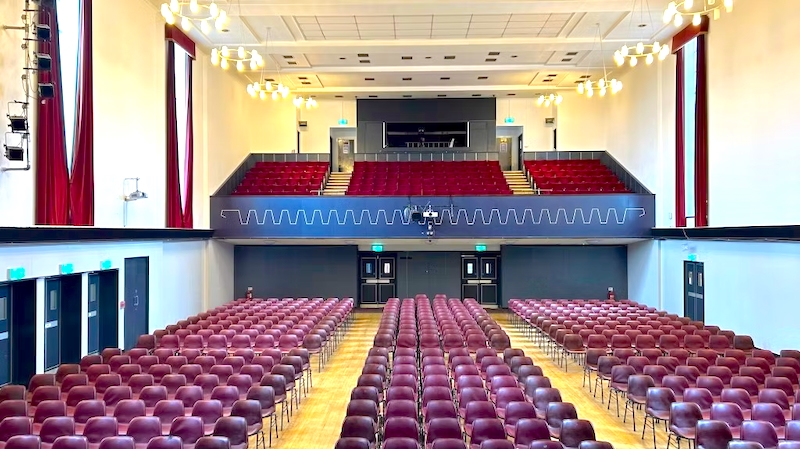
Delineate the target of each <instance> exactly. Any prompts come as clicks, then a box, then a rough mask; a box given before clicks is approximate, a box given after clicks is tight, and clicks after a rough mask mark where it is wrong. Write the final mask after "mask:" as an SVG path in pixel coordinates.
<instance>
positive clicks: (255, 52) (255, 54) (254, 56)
mask: <svg viewBox="0 0 800 449" xmlns="http://www.w3.org/2000/svg"><path fill="white" fill-rule="evenodd" d="M250 56H251V57H252V58H253V59H258V58H260V57H261V55H259V54H258V50H253V51H251V52H250Z"/></svg>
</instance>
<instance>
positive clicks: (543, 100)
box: [536, 94, 564, 108]
mask: <svg viewBox="0 0 800 449" xmlns="http://www.w3.org/2000/svg"><path fill="white" fill-rule="evenodd" d="M562 101H564V97H562V96H561V94H550V95H544V94H542V95H539V99H538V100H536V105H537V106H542V107H545V108H547V107H550V105H553V104H554V105H556V106H558V105H560V104H561V102H562Z"/></svg>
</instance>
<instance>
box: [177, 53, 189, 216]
mask: <svg viewBox="0 0 800 449" xmlns="http://www.w3.org/2000/svg"><path fill="white" fill-rule="evenodd" d="M172 63H173V64H174V65H175V115H176V117H177V119H178V120H177V123H178V129H177V131H178V179H179V180H180V185H181V210H183V209H185V208H186V199H187V198H188V196H189V195H191V194H192V192H191V186H189V185H187V183H186V170H187V167H186V160H187V152H186V144H187V140H188V139H187V138H188V134H187V130H188V127H187V123H188V118H189V109H188V108H189V98H188V85H187V81H188V80H187V73H188V72H187V70H188V67H189V64H191V62H190V61H189V54H188V53H186V50H184V49H183V47H181V46H180V45H176V46H175V56H174V58H173V60H172Z"/></svg>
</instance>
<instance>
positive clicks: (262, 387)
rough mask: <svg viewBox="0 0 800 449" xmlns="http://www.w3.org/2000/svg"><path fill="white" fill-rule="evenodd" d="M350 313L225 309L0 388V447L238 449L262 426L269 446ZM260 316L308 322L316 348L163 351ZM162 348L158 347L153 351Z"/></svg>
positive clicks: (307, 305) (282, 306)
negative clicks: (201, 448)
mask: <svg viewBox="0 0 800 449" xmlns="http://www.w3.org/2000/svg"><path fill="white" fill-rule="evenodd" d="M351 309H352V300H344V301H339V300H337V299H329V300H327V301H324V300H322V299H316V300H307V299H302V300H298V301H294V300H289V301H278V300H268V301H253V300H240V301H235V302H233V303H230V304H228V305H226V306H223V307H220V308H218V309H215V310H213V311H210V312H206V313H203V314H200V315H198V316H195V317H190V318H189V319H187V320H182V322H180V323H179V324H178V325H174V326H168V330H166V331H164V332H172V333H164V332H158V333H157V334H158V335H150V336H143V337H141V338H140V339H139V342H140V343H141V344H142V345H143V346H147V347H139V348H134V349H131V350H130V351H127V352H125V353H123V352H122V351H121V350H119V349H110V348H109V349H106V350H104V351H103V352H102V353H101V354H99V355H88V356H85V357H84V358H83V359H82V360H81V363H80V364H74V365H61V366H60V367H59V368H58V370H57V372H56V373H55V374H39V375H36V376H34V377H33V378H32V379H31V381H30V383H29V385H28V388H27V389H26V387H25V386H21V385H7V386H4V387H2V388H0V444H4V443H6V444H7V443H13V442H12V441H11V440H12V439H14V438H17V437H19V438H17V439H18V440H20V441H23V440H24V441H33V439H32V438H26V437H35V438H37V439H38V440H39V441H41V442H42V444H45V445H50V444H52V443H55V441H56V439H58V438H59V437H63V438H70V441H71V443H69V444H74V445H77V446H71V447H74V448H75V449H80V448H81V447H83V446H81V445H82V444H90V445H95V446H97V445H99V444H103V442H104V441H105V440H106V439H109V438H112V437H114V439H112V440H110V441H112V442H113V441H117V439H116V436H117V435H119V436H126V438H127V437H130V439H131V441H133V442H134V443H135V444H136V445H137V447H138V446H142V447H144V445H147V444H148V442H149V441H151V440H155V441H161V440H160V439H158V440H156V438H155V437H157V436H171V437H175V439H176V440H177V441H179V442H181V443H182V444H183V445H184V446H187V445H188V446H191V445H194V444H201V443H200V439H201V438H204V437H205V436H210V435H216V436H224V437H226V439H224V441H223V439H220V438H217V439H210V440H207V443H202V444H221V443H223V442H224V443H225V444H227V445H229V446H230V447H234V448H243V447H246V446H247V442H248V437H249V436H255V437H256V443H257V445H258V444H259V443H263V444H264V445H265V446H266V441H265V436H264V433H263V424H262V422H263V419H266V418H269V419H270V423H269V437H270V444H271V442H272V428H273V427H274V428H275V434H276V436H277V435H278V419H277V416H276V414H275V411H276V404H281V403H282V404H283V407H282V408H281V419H280V422H281V427H282V426H283V416H287V419H289V416H290V415H291V412H292V409H293V404H295V403H296V404H297V405H299V402H300V392H299V390H300V389H301V388H302V387H305V393H306V394H307V393H308V388H309V384H310V380H311V363H310V358H311V356H312V354H319V355H318V358H319V359H320V361H321V359H322V354H324V352H326V351H332V350H333V348H332V347H333V346H334V345H335V344H336V342H337V335H338V334H340V333H341V330H342V329H343V328H345V327H346V323H347V321H348V317H349V314H350V310H351ZM265 311H267V312H268V313H267V312H265ZM261 313H267V315H265V316H264V317H263V318H264V321H267V322H269V319H268V317H269V316H273V315H272V314H274V316H276V318H277V317H278V316H281V317H287V316H295V317H297V318H301V317H310V318H311V321H315V322H316V323H317V324H316V325H315V326H319V327H320V330H321V331H322V332H320V333H313V332H314V331H313V330H312V331H311V332H312V334H309V336H311V335H314V336H315V337H317V338H318V339H319V340H321V339H322V337H323V336H324V337H325V341H324V342H320V341H318V340H316V339H315V340H314V341H315V342H320V344H319V345H312V348H310V349H309V348H303V347H285V348H280V347H265V348H252V347H248V348H244V347H242V348H237V347H223V348H216V347H215V348H209V347H204V348H202V349H197V348H183V347H180V346H178V347H170V346H171V344H169V342H170V341H173V340H174V338H171V337H176V333H179V332H180V331H181V330H186V329H187V327H189V326H193V325H195V324H197V323H199V322H200V321H203V320H206V321H209V322H210V321H215V322H217V323H219V322H222V321H226V320H227V321H235V322H237V324H235V325H236V326H238V325H239V324H238V323H241V322H244V321H247V320H243V319H242V318H246V317H248V316H250V314H261ZM237 314H243V315H244V316H241V317H240V316H237ZM297 315H300V316H297ZM253 316H255V315H253ZM215 318H217V319H219V320H216V319H215ZM256 318H258V317H256ZM301 321H302V320H300V321H298V322H301ZM230 326H234V324H231V325H230ZM260 326H262V327H266V326H265V325H264V324H261V325H260ZM201 328H202V326H201ZM329 331H330V332H329ZM191 335H193V334H187V335H186V336H187V337H189V336H191ZM165 341H166V343H167V344H166V345H161V343H164V342H165ZM179 341H180V340H179ZM328 341H331V343H330V344H327V342H328ZM164 346H167V347H164ZM255 349H258V352H256V350H255ZM320 367H321V365H320ZM296 383H298V386H297V388H295V384H296ZM287 392H288V393H287ZM287 394H291V397H288V398H287ZM287 403H288V406H289V409H288V413H287ZM31 417H32V418H31ZM156 424H157V428H156ZM73 437H75V438H73ZM65 441H66V440H65ZM128 441H129V440H128V439H122V440H120V442H118V443H114V444H122V445H124V444H127V442H128ZM65 444H67V443H65ZM107 444H112V443H107ZM159 444H160V443H159ZM65 449H69V448H65Z"/></svg>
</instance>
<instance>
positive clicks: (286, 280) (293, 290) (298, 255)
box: [233, 246, 358, 298]
mask: <svg viewBox="0 0 800 449" xmlns="http://www.w3.org/2000/svg"><path fill="white" fill-rule="evenodd" d="M233 255H234V256H233V257H234V258H233V278H234V288H235V291H236V292H239V293H238V294H240V295H241V294H243V292H245V291H246V290H247V287H248V286H252V287H253V288H254V289H255V293H256V295H257V296H259V297H277V298H281V297H309V298H311V297H323V298H332V297H338V298H344V297H353V298H355V297H356V296H357V294H358V247H357V246H237V247H236V248H235V249H234V252H233Z"/></svg>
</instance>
